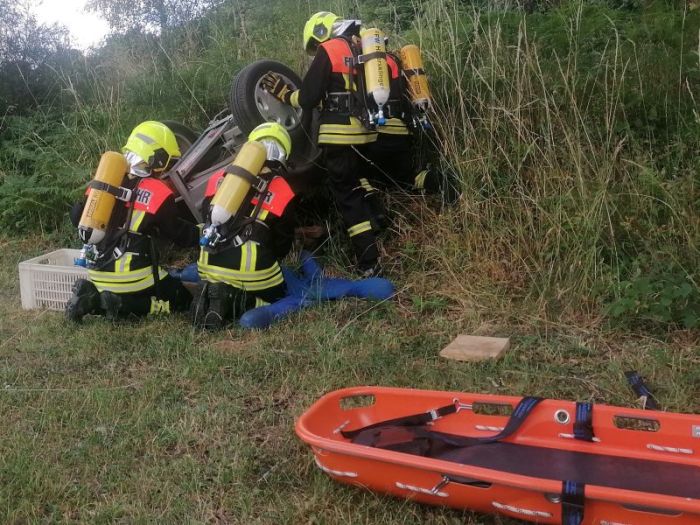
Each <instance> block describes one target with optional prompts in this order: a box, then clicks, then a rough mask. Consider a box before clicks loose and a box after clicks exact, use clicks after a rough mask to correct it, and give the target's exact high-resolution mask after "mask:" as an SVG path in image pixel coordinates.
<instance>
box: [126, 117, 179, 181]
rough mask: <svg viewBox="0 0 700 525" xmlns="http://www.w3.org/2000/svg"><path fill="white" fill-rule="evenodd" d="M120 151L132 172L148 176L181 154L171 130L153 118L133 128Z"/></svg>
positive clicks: (169, 163)
mask: <svg viewBox="0 0 700 525" xmlns="http://www.w3.org/2000/svg"><path fill="white" fill-rule="evenodd" d="M122 152H123V153H124V154H125V155H126V157H127V160H128V161H129V164H130V166H131V168H132V170H131V172H132V174H134V175H137V176H139V177H144V176H148V175H150V172H156V173H158V172H162V171H163V170H166V169H168V168H169V167H170V166H171V165H172V162H173V161H174V160H177V159H179V158H180V156H181V153H180V147H179V146H178V145H177V139H176V138H175V134H174V133H173V132H172V130H171V129H170V128H169V127H168V126H166V125H165V124H162V123H161V122H155V121H153V120H148V121H146V122H142V123H141V124H139V125H138V126H136V127H135V128H134V130H133V131H132V132H131V135H129V139H128V140H127V141H126V145H125V146H124V147H123V148H122Z"/></svg>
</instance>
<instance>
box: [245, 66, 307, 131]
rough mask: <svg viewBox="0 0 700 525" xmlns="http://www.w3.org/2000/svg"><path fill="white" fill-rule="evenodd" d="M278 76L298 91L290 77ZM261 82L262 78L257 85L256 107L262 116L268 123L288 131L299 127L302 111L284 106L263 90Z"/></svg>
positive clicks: (287, 105)
mask: <svg viewBox="0 0 700 525" xmlns="http://www.w3.org/2000/svg"><path fill="white" fill-rule="evenodd" d="M278 75H279V76H280V77H282V78H283V79H284V81H285V82H286V83H287V84H289V85H291V86H293V87H294V88H295V89H296V86H295V85H294V82H292V81H291V80H290V79H289V78H288V77H286V76H284V75H282V74H279V73H278ZM261 82H262V77H260V78H259V79H258V81H257V82H256V84H255V105H256V107H257V108H258V111H259V112H260V116H261V117H262V118H263V119H264V120H265V121H266V122H277V123H278V124H281V125H283V126H284V127H285V128H286V129H287V131H291V130H292V129H294V128H295V127H297V126H298V125H299V120H300V118H301V109H295V108H293V107H292V106H290V105H289V104H284V103H283V102H280V101H279V100H277V99H276V98H275V97H273V96H272V95H270V94H269V93H268V92H267V91H265V90H264V89H263V87H262V83H261Z"/></svg>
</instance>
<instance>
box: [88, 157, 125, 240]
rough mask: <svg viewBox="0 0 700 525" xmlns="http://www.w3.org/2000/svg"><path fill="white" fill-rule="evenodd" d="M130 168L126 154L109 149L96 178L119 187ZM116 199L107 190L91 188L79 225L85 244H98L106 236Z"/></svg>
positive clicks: (102, 159) (98, 167) (101, 161)
mask: <svg viewBox="0 0 700 525" xmlns="http://www.w3.org/2000/svg"><path fill="white" fill-rule="evenodd" d="M128 170H129V165H128V164H127V162H126V159H125V158H124V155H122V154H121V153H117V152H116V151H108V152H106V153H105V154H104V155H102V158H101V159H100V164H99V165H98V166H97V172H96V173H95V180H96V181H98V182H104V183H105V184H109V185H110V186H114V187H119V186H121V184H122V182H123V181H124V176H125V175H126V173H127V171H128ZM116 200H117V198H116V197H115V196H114V195H112V194H110V193H108V192H107V191H104V190H98V189H96V188H90V191H89V192H88V197H87V202H86V203H85V207H84V208H83V215H82V216H81V217H80V224H79V225H78V235H79V236H80V239H81V240H82V241H83V242H84V243H85V244H97V243H98V242H100V241H101V240H102V239H104V238H105V235H106V233H107V226H108V225H109V220H110V219H111V217H112V212H113V211H114V204H115V202H116Z"/></svg>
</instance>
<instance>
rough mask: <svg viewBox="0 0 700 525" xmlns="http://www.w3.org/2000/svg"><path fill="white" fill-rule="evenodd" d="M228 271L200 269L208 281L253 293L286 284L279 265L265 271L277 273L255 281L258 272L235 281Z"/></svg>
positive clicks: (216, 267) (222, 269)
mask: <svg viewBox="0 0 700 525" xmlns="http://www.w3.org/2000/svg"><path fill="white" fill-rule="evenodd" d="M226 270H227V269H226V268H221V267H218V266H206V267H204V268H200V274H201V276H202V278H203V279H205V280H206V281H209V282H212V283H216V282H221V283H226V284H228V285H231V286H233V287H235V288H239V289H242V290H246V291H251V292H255V291H260V290H267V289H268V288H273V287H275V286H278V285H280V284H282V283H283V282H284V275H282V270H281V269H280V267H279V265H278V264H277V263H275V265H274V266H273V267H271V268H269V269H268V270H265V271H270V270H275V273H274V274H273V275H272V276H271V277H269V278H267V279H259V280H254V277H253V275H254V274H256V273H257V272H251V273H250V274H249V275H248V276H247V277H248V278H247V279H234V278H231V277H230V276H229V274H228V272H227V271H226Z"/></svg>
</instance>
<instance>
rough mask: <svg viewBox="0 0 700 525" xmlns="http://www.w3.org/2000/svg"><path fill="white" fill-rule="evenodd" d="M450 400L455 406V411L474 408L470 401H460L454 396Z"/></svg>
mask: <svg viewBox="0 0 700 525" xmlns="http://www.w3.org/2000/svg"><path fill="white" fill-rule="evenodd" d="M452 402H453V403H454V405H455V407H457V412H456V413H460V412H461V411H462V410H472V408H474V406H473V405H472V404H471V403H462V402H461V401H460V400H459V399H457V398H456V397H455V398H454V399H453V400H452Z"/></svg>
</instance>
